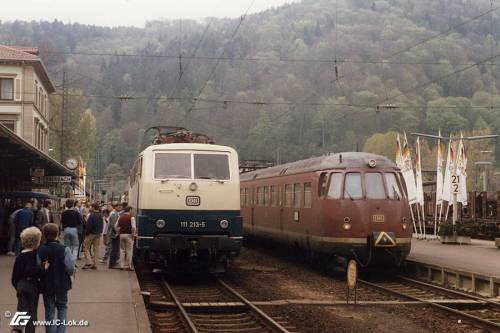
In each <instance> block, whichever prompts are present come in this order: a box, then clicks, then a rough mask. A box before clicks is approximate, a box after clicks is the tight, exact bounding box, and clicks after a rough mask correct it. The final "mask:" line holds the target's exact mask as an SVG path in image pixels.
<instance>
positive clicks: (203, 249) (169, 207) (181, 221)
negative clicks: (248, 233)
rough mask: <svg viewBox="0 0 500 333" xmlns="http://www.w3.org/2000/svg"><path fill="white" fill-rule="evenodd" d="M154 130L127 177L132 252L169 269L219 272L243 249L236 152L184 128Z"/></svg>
mask: <svg viewBox="0 0 500 333" xmlns="http://www.w3.org/2000/svg"><path fill="white" fill-rule="evenodd" d="M154 129H155V130H157V131H158V133H157V135H156V137H155V139H154V141H153V144H152V145H150V146H149V147H147V148H146V149H145V150H143V151H142V152H141V153H140V154H139V156H138V157H137V159H136V161H135V164H134V167H133V168H132V170H131V174H130V179H129V183H130V185H129V186H130V187H129V199H128V200H129V204H130V205H131V206H132V207H133V208H134V211H135V212H136V216H137V218H136V221H137V234H138V235H137V240H136V251H137V253H139V254H140V255H141V256H142V257H143V258H145V260H146V261H148V262H153V263H156V264H160V265H161V266H162V267H165V266H166V268H167V269H175V270H177V269H186V268H189V269H191V268H192V267H193V266H194V267H200V266H201V267H205V268H209V269H211V270H212V271H217V272H220V271H223V270H225V268H226V265H227V261H228V259H229V258H231V257H234V256H236V255H237V254H238V253H239V250H240V247H241V245H242V233H243V230H242V218H241V216H240V198H239V191H240V183H239V165H238V154H237V153H236V151H235V150H234V149H233V148H231V147H226V146H219V145H215V144H213V141H212V140H210V139H209V138H208V137H206V136H204V135H200V134H195V133H192V132H190V131H188V130H186V129H183V128H167V127H155V128H154ZM165 129H167V131H165Z"/></svg>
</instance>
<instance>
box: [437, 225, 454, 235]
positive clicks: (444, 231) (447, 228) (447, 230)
mask: <svg viewBox="0 0 500 333" xmlns="http://www.w3.org/2000/svg"><path fill="white" fill-rule="evenodd" d="M438 234H439V236H441V237H443V236H452V235H453V224H452V223H450V222H445V223H441V224H440V225H439V233H438Z"/></svg>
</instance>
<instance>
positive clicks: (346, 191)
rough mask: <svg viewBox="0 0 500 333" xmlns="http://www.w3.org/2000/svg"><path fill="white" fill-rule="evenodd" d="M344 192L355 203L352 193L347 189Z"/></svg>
mask: <svg viewBox="0 0 500 333" xmlns="http://www.w3.org/2000/svg"><path fill="white" fill-rule="evenodd" d="M344 192H345V193H347V195H348V196H349V199H351V201H354V199H353V198H352V195H351V193H349V191H348V190H347V189H345V190H344Z"/></svg>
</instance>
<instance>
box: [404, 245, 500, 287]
mask: <svg viewBox="0 0 500 333" xmlns="http://www.w3.org/2000/svg"><path fill="white" fill-rule="evenodd" d="M407 266H408V268H409V271H411V273H412V274H413V275H415V276H416V277H419V278H424V279H427V280H429V281H431V282H437V283H441V284H444V285H450V286H454V287H457V288H459V289H463V290H466V291H470V292H476V293H478V294H482V295H486V296H491V297H499V296H500V249H498V248H497V247H496V246H495V242H494V241H486V240H478V239H473V240H472V241H471V244H470V245H458V244H441V242H440V241H439V240H417V239H412V242H411V252H410V255H409V256H408V258H407Z"/></svg>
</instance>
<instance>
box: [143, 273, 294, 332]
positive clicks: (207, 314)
mask: <svg viewBox="0 0 500 333" xmlns="http://www.w3.org/2000/svg"><path fill="white" fill-rule="evenodd" d="M142 285H143V288H144V289H145V290H147V292H145V293H143V294H145V296H146V297H145V299H146V305H147V307H148V309H149V310H150V316H151V317H152V318H151V323H152V326H153V331H154V332H161V333H164V332H189V333H197V332H200V333H202V332H203V333H205V332H241V333H247V332H248V333H250V332H259V333H261V332H270V333H271V332H272V333H274V332H279V333H285V332H297V330H296V328H295V327H294V326H292V325H290V324H289V323H288V322H287V320H286V318H282V317H280V318H272V317H271V316H269V315H268V314H266V313H264V312H263V311H262V310H261V309H259V308H258V307H256V306H255V305H254V304H253V303H252V302H250V301H249V300H247V299H246V298H245V297H243V296H242V295H241V294H240V293H239V292H237V291H236V290H235V289H233V288H231V287H230V286H229V285H228V284H226V283H225V282H224V281H222V280H220V279H218V278H215V277H210V278H209V280H208V281H196V282H189V283H184V282H176V281H169V280H167V279H164V278H159V277H154V276H153V275H151V274H150V275H147V276H146V277H144V279H143V281H142Z"/></svg>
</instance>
